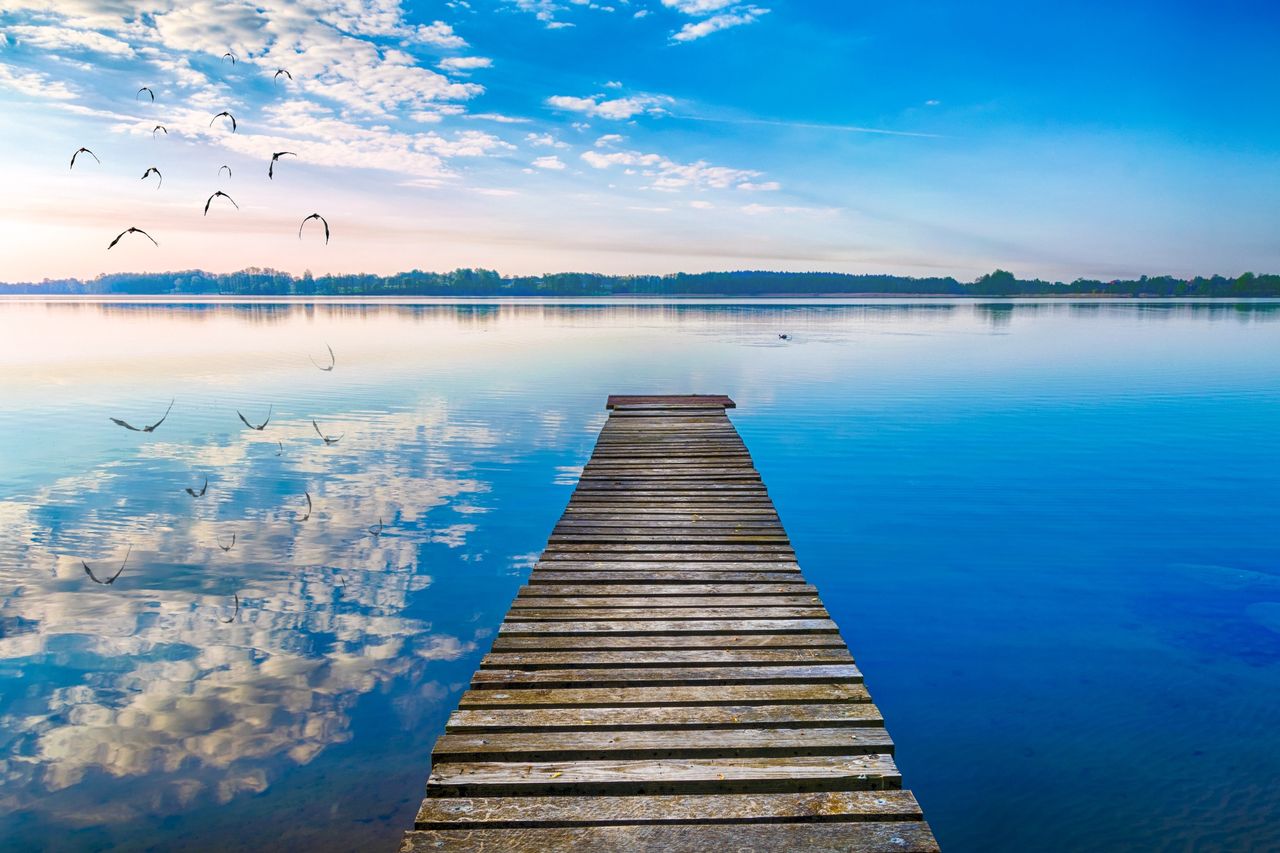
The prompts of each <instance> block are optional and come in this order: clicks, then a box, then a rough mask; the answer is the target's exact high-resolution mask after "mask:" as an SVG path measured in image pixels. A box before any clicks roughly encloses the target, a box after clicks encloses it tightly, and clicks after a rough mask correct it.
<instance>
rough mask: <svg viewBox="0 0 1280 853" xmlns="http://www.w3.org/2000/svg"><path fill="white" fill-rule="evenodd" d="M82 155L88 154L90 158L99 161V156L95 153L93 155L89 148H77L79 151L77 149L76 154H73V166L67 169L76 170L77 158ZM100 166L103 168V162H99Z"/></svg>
mask: <svg viewBox="0 0 1280 853" xmlns="http://www.w3.org/2000/svg"><path fill="white" fill-rule="evenodd" d="M81 154H88V155H89V156H90V157H92V158H93V159H95V160H98V155H97V154H94V153H93V152H92V151H90V150H89V149H88V148H77V149H76V152H75V153H74V154H72V155H71V165H70V166H68V167H67V168H69V169H74V168H75V167H76V158H77V157H79V156H80V155H81ZM98 165H99V166H101V165H102V161H101V160H98Z"/></svg>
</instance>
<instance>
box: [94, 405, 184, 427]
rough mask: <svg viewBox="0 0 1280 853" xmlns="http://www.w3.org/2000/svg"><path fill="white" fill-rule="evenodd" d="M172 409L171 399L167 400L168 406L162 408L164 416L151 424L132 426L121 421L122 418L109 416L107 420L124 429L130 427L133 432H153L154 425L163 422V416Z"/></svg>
mask: <svg viewBox="0 0 1280 853" xmlns="http://www.w3.org/2000/svg"><path fill="white" fill-rule="evenodd" d="M172 409H173V400H170V401H169V408H167V409H165V410H164V417H162V418H160V420H158V421H156V422H155V423H153V424H152V425H151V426H144V427H136V426H134V425H133V424H131V423H129V422H128V421H122V420H120V419H119V418H109V420H110V421H111V422H112V423H116V424H119V425H120V426H122V427H124V428H125V429H131V430H133V431H134V432H155V431H156V427H158V426H160V424H162V423H164V419H165V418H167V417H169V412H170V411H172Z"/></svg>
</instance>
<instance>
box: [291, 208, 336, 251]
mask: <svg viewBox="0 0 1280 853" xmlns="http://www.w3.org/2000/svg"><path fill="white" fill-rule="evenodd" d="M312 219H318V220H320V222H321V223H323V224H324V244H325V245H326V246H327V245H329V220H327V219H325V218H324V217H323V216H321V215H320V214H318V213H313V214H311V215H310V216H308V217H307V218H306V219H303V220H302V225H299V226H298V239H299V240H301V239H302V228H303V226H304V225H306V224H307V223H308V222H310V221H311V220H312Z"/></svg>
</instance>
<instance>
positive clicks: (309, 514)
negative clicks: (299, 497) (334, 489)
mask: <svg viewBox="0 0 1280 853" xmlns="http://www.w3.org/2000/svg"><path fill="white" fill-rule="evenodd" d="M302 494H303V496H304V497H305V498H306V499H307V514H306V515H304V516H303V517H302V518H300V519H298V521H306V520H307V519H308V518H310V517H311V493H310V492H303V493H302Z"/></svg>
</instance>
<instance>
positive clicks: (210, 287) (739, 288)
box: [0, 267, 1280, 298]
mask: <svg viewBox="0 0 1280 853" xmlns="http://www.w3.org/2000/svg"><path fill="white" fill-rule="evenodd" d="M0 294H30V295H40V294H49V295H54V294H85V295H99V294H117V295H138V296H150V295H191V296H215V295H216V296H553V297H562V296H812V295H835V296H843V295H859V294H863V295H865V294H893V295H902V296H910V295H915V296H1219V297H1237V298H1244V297H1253V296H1280V275H1255V274H1253V273H1245V274H1244V275H1241V276H1239V277H1237V278H1225V277H1223V276H1220V275H1215V276H1211V277H1209V278H1204V277H1199V276H1198V277H1196V278H1190V279H1185V278H1176V277H1174V276H1155V277H1148V276H1145V275H1144V276H1142V277H1141V278H1138V279H1124V280H1116V281H1096V280H1092V279H1076V280H1075V281H1073V282H1070V283H1064V282H1060V281H1042V280H1040V279H1020V278H1018V277H1016V276H1015V275H1014V274H1013V273H1011V272H1006V271H1005V270H996V271H995V272H992V273H988V274H987V275H984V276H981V277H979V278H978V279H977V280H976V281H973V282H960V281H957V280H956V279H954V278H952V277H950V276H947V277H945V278H913V277H910V276H898V275H848V274H845V273H808V272H763V271H742V272H708V273H674V274H671V275H601V274H598V273H553V274H548V275H540V276H503V275H499V274H498V273H497V272H494V271H493V270H484V269H457V270H454V271H453V272H442V273H436V272H423V271H422V270H411V271H410V272H403V273H397V274H395V275H389V276H380V275H367V274H360V275H323V276H318V277H316V276H312V274H311V272H310V271H308V272H306V273H304V274H303V275H301V276H294V275H291V274H289V273H285V272H280V271H278V270H273V269H261V268H258V267H250V268H249V269H244V270H241V271H240V272H234V273H208V272H203V271H201V270H185V271H182V272H163V273H110V274H106V275H100V276H98V277H97V278H93V279H89V280H87V281H84V280H80V279H45V280H44V281H40V282H20V283H14V284H0Z"/></svg>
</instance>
